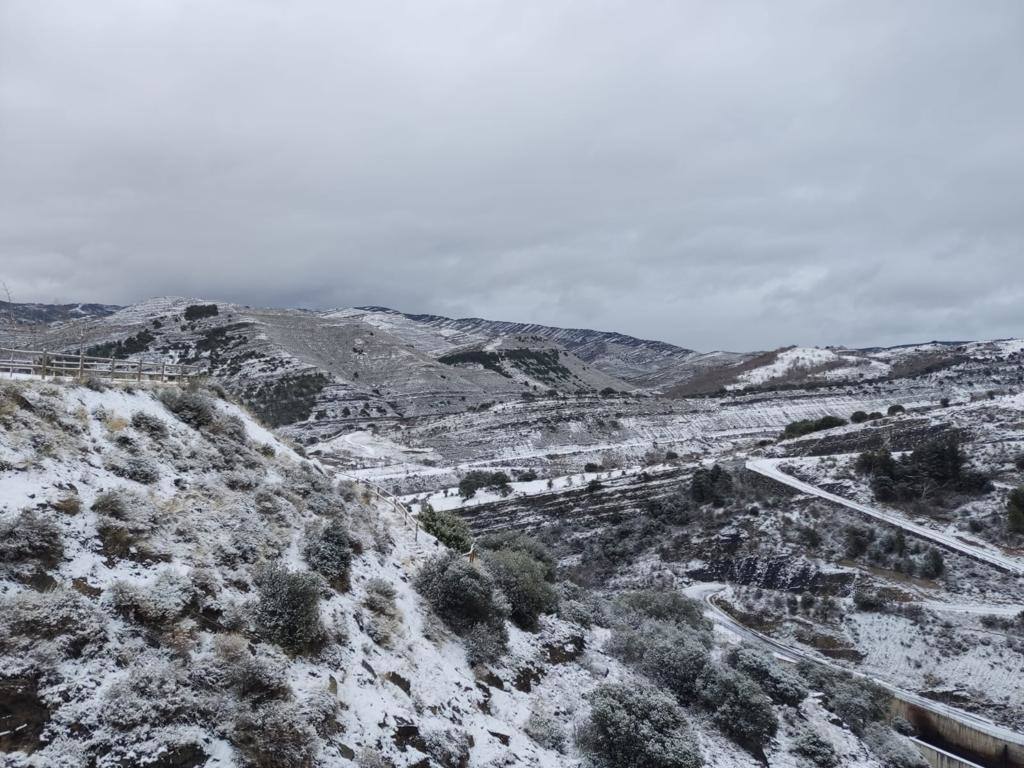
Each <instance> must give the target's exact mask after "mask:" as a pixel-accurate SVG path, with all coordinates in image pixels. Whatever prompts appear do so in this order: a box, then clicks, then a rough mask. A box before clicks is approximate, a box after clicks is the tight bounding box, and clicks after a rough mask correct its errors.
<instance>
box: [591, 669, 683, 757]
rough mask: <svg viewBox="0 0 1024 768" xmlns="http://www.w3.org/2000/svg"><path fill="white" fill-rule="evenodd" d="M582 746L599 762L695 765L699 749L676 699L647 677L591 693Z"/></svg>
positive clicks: (601, 688)
mask: <svg viewBox="0 0 1024 768" xmlns="http://www.w3.org/2000/svg"><path fill="white" fill-rule="evenodd" d="M587 698H588V699H589V701H590V707H591V710H590V717H589V719H588V720H587V721H586V723H585V724H584V725H583V726H582V728H581V729H580V732H579V736H578V741H579V746H580V748H581V749H582V750H583V751H584V752H586V753H587V754H588V755H589V757H590V758H591V760H592V761H593V763H594V764H595V765H597V766H600V768H697V766H700V765H702V764H703V761H702V760H701V757H700V751H699V750H698V748H697V746H696V744H695V743H694V741H693V739H692V737H691V736H690V734H689V731H688V729H687V724H686V718H685V717H684V716H683V710H682V709H681V708H680V706H679V705H678V704H676V702H675V700H674V699H673V698H672V696H670V695H669V694H667V693H664V692H662V691H660V690H658V689H657V688H654V687H653V686H650V685H647V684H645V683H610V684H606V685H602V686H599V687H598V688H596V689H595V690H594V691H593V692H591V693H590V694H589V695H588V697H587Z"/></svg>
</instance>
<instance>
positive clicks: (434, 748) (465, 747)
mask: <svg viewBox="0 0 1024 768" xmlns="http://www.w3.org/2000/svg"><path fill="white" fill-rule="evenodd" d="M423 743H424V744H425V745H426V747H427V754H428V755H430V757H431V758H432V759H433V762H432V763H431V765H433V764H435V763H436V764H437V765H438V766H440V768H462V766H464V765H469V749H470V747H471V746H472V742H471V740H470V737H469V734H467V733H466V732H465V731H460V730H457V729H455V728H436V729H431V730H428V731H426V732H425V733H424V734H423Z"/></svg>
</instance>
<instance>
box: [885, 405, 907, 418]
mask: <svg viewBox="0 0 1024 768" xmlns="http://www.w3.org/2000/svg"><path fill="white" fill-rule="evenodd" d="M906 412H907V409H906V408H904V407H903V406H902V405H899V404H898V403H897V404H895V405H890V406H889V408H888V409H887V410H886V414H888V415H889V416H898V415H899V414H901V413H906Z"/></svg>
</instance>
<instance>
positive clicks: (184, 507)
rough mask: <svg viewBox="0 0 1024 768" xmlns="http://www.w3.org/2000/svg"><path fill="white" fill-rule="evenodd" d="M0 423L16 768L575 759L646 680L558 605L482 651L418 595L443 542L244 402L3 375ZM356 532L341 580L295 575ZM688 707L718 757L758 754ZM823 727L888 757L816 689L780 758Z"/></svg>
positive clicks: (6, 659)
mask: <svg viewBox="0 0 1024 768" xmlns="http://www.w3.org/2000/svg"><path fill="white" fill-rule="evenodd" d="M0 430H2V432H0V437H2V440H0V529H2V533H3V537H2V539H0V714H3V716H4V718H5V725H4V729H3V730H2V731H0V751H2V752H3V753H5V763H4V764H5V765H10V766H13V767H15V768H20V767H22V766H39V767H46V768H49V767H51V766H52V767H54V768H56V767H57V766H60V767H61V768H64V767H65V766H67V767H69V768H70V767H78V766H81V767H82V768H85V767H86V766H97V768H112V767H113V766H119V767H120V768H127V767H128V766H139V768H141V767H142V766H157V767H158V768H171V767H172V766H173V768H184V767H190V766H196V767H198V766H206V767H207V768H227V767H228V766H240V767H241V766H246V765H251V766H257V767H258V768H267V767H269V766H274V767H275V768H307V767H308V766H313V765H316V766H328V767H331V768H333V767H334V766H338V767H339V768H345V767H347V766H353V765H356V766H361V767H362V768H375V767H379V766H394V767H396V768H406V767H411V766H419V767H426V766H443V767H444V768H457V767H458V766H465V767H466V768H476V767H478V766H479V767H481V768H498V767H499V766H508V767H511V766H533V767H535V768H555V766H567V767H572V766H580V765H581V756H580V754H579V752H578V751H577V747H576V745H575V743H574V741H573V739H572V734H573V733H575V732H576V731H577V730H578V729H579V727H580V725H581V724H582V723H583V721H584V720H585V719H586V718H587V717H588V715H589V710H588V703H587V699H586V696H587V694H588V693H589V692H590V691H592V690H594V689H595V688H597V687H598V686H599V685H602V684H605V683H609V682H615V681H622V682H626V683H627V684H628V686H629V687H634V686H635V685H637V684H638V678H637V677H636V673H634V672H631V671H629V670H627V669H626V668H625V667H623V666H622V664H620V663H619V662H618V661H616V659H614V658H612V657H611V656H608V655H606V654H605V653H604V651H603V646H604V644H605V642H606V640H607V637H608V632H607V630H605V629H602V628H600V627H596V626H595V627H593V628H589V629H585V628H584V627H582V626H580V625H578V624H575V623H572V622H570V621H568V620H567V619H565V618H558V617H556V616H553V615H548V616H544V617H542V619H541V622H540V626H539V627H538V629H537V630H536V631H532V632H525V631H522V630H520V629H517V628H516V627H515V626H509V627H508V631H509V643H508V650H507V651H506V652H505V653H504V654H503V655H502V656H501V658H500V659H499V660H498V661H496V662H493V663H490V664H487V665H478V666H476V667H471V666H470V664H469V663H468V661H467V649H466V647H465V646H464V644H463V641H462V640H460V639H459V638H458V637H457V636H456V635H454V634H453V633H452V632H451V631H450V630H449V629H447V628H446V625H444V624H443V623H442V622H441V621H440V620H439V619H438V617H437V616H436V615H435V614H434V613H433V611H431V610H430V608H429V607H428V606H427V604H426V603H425V601H424V599H423V598H421V596H420V595H419V593H418V592H417V591H416V590H415V589H414V588H413V582H414V579H415V576H416V573H417V572H418V570H419V569H420V568H421V566H422V565H423V564H424V563H425V562H426V561H427V560H428V559H429V558H431V557H432V556H434V555H436V554H437V553H439V552H442V551H443V546H442V545H441V544H440V543H439V542H437V541H436V540H435V539H434V538H433V537H431V536H429V535H427V534H425V533H423V532H422V531H420V532H417V531H416V530H415V529H414V528H412V527H410V526H409V524H408V523H407V522H406V520H405V519H404V517H403V515H401V514H398V513H397V512H396V511H395V510H394V509H391V508H389V507H388V506H386V505H382V504H380V503H378V502H376V501H374V499H373V496H372V495H370V494H369V493H367V491H366V489H365V488H361V487H357V486H352V485H349V484H348V483H346V482H336V481H334V480H332V478H331V477H330V476H329V475H327V474H325V471H324V469H323V467H321V466H320V465H319V464H317V463H311V462H309V461H307V460H305V459H303V458H302V457H301V456H300V455H299V454H297V453H296V452H295V451H294V450H293V449H292V448H291V447H290V446H289V445H287V444H285V443H283V442H282V441H281V440H279V439H278V438H277V437H276V436H275V435H274V434H272V433H271V432H269V431H268V430H267V429H265V428H264V427H262V426H261V425H259V424H258V423H256V422H255V421H254V420H253V419H252V418H251V417H250V416H249V415H248V414H247V413H246V412H245V411H244V410H242V409H239V408H238V407H237V406H235V405H232V404H231V403H228V402H225V401H221V400H215V399H213V398H212V397H210V396H208V395H204V394H197V395H196V394H190V393H181V392H178V391H177V390H166V391H165V392H164V394H163V395H162V396H156V393H154V392H150V391H146V390H121V389H104V388H102V387H97V386H95V385H94V386H93V387H83V386H60V385H53V384H49V383H41V382H30V381H28V382H15V383H6V384H4V385H3V386H2V388H0ZM339 526H340V527H341V529H343V530H344V531H346V532H347V534H346V535H347V539H343V540H342V541H344V542H346V543H345V544H344V546H345V547H346V548H348V549H346V551H350V552H351V558H352V560H351V571H350V573H349V574H347V578H345V579H344V583H342V582H338V581H331V582H327V581H317V580H315V579H314V580H313V581H312V582H309V581H302V580H303V579H308V578H312V577H311V576H309V577H307V576H301V574H304V573H307V574H308V569H311V568H314V567H316V565H315V563H316V562H318V561H315V560H314V559H313V558H314V557H315V556H316V552H317V551H318V550H316V549H310V546H311V543H316V542H320V543H319V544H317V546H324V544H323V542H324V541H327V540H328V539H325V536H326V533H325V531H327V530H338V528H339ZM332 551H335V552H340V551H341V550H332ZM327 562H334V561H332V560H328V561H327ZM275 568H276V569H277V570H273V569H275ZM268 569H269V570H268ZM286 573H287V574H292V575H294V576H295V578H298V579H299V580H300V581H302V583H304V584H309V585H311V587H312V589H311V591H310V590H308V589H299V590H298V591H295V592H294V595H296V597H297V598H301V601H300V602H301V603H302V604H303V605H307V604H309V605H311V606H312V607H311V612H308V613H306V614H302V615H303V616H304V618H303V623H300V624H286V625H282V624H279V623H275V622H276V619H275V617H276V616H277V615H279V614H278V613H277V612H276V611H284V612H285V613H284V615H287V616H292V615H293V614H291V613H290V612H289V611H290V609H291V606H289V605H287V604H284V603H281V602H280V596H281V595H282V594H285V595H289V596H290V595H292V594H293V592H292V591H286V592H281V591H280V590H283V589H284V588H283V587H282V586H281V585H282V584H283V583H284V582H285V581H286V577H285V576H284V575H283V574H286ZM275 585H276V586H275ZM310 600H311V601H312V602H311V603H310ZM268 606H272V607H274V608H275V610H274V611H272V610H270V607H268ZM268 628H269V629H273V630H274V633H276V634H268V631H269V630H268ZM285 638H288V643H286V642H285ZM721 640H722V641H724V642H727V643H728V642H732V641H731V640H730V639H729V638H728V637H723V638H721ZM298 641H302V643H303V644H302V645H301V647H299V646H296V645H295V643H296V642H298ZM286 649H287V650H286ZM688 717H692V720H691V723H690V727H691V728H692V730H693V733H694V743H695V744H697V745H698V749H699V752H700V753H701V755H702V758H703V759H702V762H703V764H704V765H707V766H718V767H719V768H754V766H757V765H759V764H760V761H759V760H758V759H757V758H756V757H755V756H754V755H753V754H751V753H750V752H747V751H745V750H743V749H741V748H739V747H738V746H736V745H735V744H733V743H732V742H731V741H729V740H728V739H726V738H725V737H724V736H723V735H722V733H721V731H720V730H719V727H718V726H716V725H715V724H714V722H713V717H712V716H711V715H710V714H702V713H701V711H699V710H697V711H694V712H693V713H692V714H691V715H688ZM809 726H810V727H813V729H814V730H815V731H816V732H817V733H818V735H819V737H820V738H822V739H824V740H825V741H826V742H828V743H830V744H832V748H833V749H834V750H835V751H836V752H837V754H838V756H839V759H841V760H842V764H844V765H850V766H863V767H864V768H876V767H877V766H878V765H879V762H878V761H877V759H876V758H873V757H872V756H871V754H870V752H869V750H868V749H867V748H866V747H865V745H864V743H863V742H862V741H860V740H859V739H857V738H856V737H854V736H853V735H852V734H851V733H850V732H849V731H848V730H846V729H845V727H843V726H841V725H839V724H837V723H836V722H834V721H832V720H830V719H829V717H828V716H827V715H826V714H825V713H824V711H823V710H822V708H821V706H820V704H819V703H818V701H817V700H816V699H815V698H813V697H812V698H808V699H806V700H804V701H803V702H802V703H801V704H800V708H799V710H796V709H793V710H791V712H790V714H788V715H786V719H785V722H783V723H782V725H781V726H780V729H779V731H778V734H777V737H776V739H775V740H774V741H773V742H772V745H771V747H770V750H769V754H770V759H771V762H772V764H773V765H786V766H793V768H795V767H796V766H797V765H798V764H799V759H798V758H797V756H796V754H795V752H794V750H796V749H797V746H796V744H797V737H798V736H799V735H800V734H802V733H804V732H805V731H806V729H807V728H808V727H809ZM687 764H688V765H692V764H693V763H687Z"/></svg>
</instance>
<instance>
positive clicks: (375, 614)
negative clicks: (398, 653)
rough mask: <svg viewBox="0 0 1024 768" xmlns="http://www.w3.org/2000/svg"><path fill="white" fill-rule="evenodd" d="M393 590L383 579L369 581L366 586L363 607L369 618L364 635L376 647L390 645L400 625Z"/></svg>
mask: <svg viewBox="0 0 1024 768" xmlns="http://www.w3.org/2000/svg"><path fill="white" fill-rule="evenodd" d="M396 595H397V593H396V591H395V588H394V587H393V586H392V585H391V584H389V583H388V582H386V581H384V579H370V581H369V582H368V583H367V585H366V597H364V598H363V606H364V607H365V608H366V609H367V610H368V611H370V613H371V616H370V617H369V620H368V621H367V624H366V633H367V634H368V635H369V636H370V639H371V640H373V642H375V643H377V644H378V645H383V646H385V647H387V646H389V645H390V644H391V638H392V636H393V635H394V634H395V632H396V631H397V629H398V627H399V625H400V624H401V614H400V613H399V610H398V606H397V605H396V604H395V596H396Z"/></svg>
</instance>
